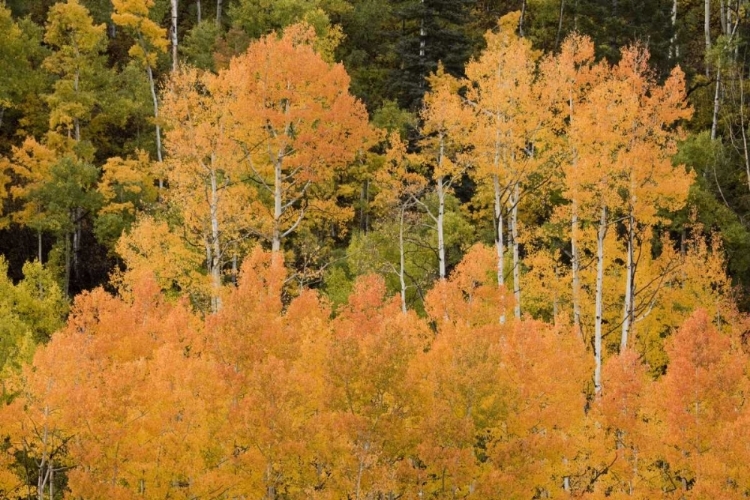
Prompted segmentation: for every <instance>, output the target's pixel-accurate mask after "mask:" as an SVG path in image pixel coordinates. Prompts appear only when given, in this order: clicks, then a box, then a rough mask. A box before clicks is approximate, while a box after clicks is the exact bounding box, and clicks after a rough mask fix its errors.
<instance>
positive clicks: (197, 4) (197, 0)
mask: <svg viewBox="0 0 750 500" xmlns="http://www.w3.org/2000/svg"><path fill="white" fill-rule="evenodd" d="M195 15H196V21H197V24H200V23H201V17H202V16H203V12H202V11H201V0H195Z"/></svg>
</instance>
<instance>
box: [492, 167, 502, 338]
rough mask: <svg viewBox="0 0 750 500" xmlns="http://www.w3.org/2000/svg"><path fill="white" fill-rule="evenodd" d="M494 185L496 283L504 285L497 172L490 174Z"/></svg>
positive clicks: (500, 285)
mask: <svg viewBox="0 0 750 500" xmlns="http://www.w3.org/2000/svg"><path fill="white" fill-rule="evenodd" d="M492 182H493V184H494V187H495V220H497V244H496V245H495V246H496V248H497V285H498V286H499V287H501V288H502V287H505V243H504V240H503V236H504V235H503V231H504V230H505V228H504V227H503V207H502V201H501V199H500V179H499V178H498V176H497V174H495V175H493V176H492ZM500 323H501V324H502V323H505V309H503V311H502V313H501V314H500Z"/></svg>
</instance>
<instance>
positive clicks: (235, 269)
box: [232, 248, 239, 286]
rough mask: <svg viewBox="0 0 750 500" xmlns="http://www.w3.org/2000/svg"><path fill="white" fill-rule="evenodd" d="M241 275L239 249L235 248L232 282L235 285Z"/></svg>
mask: <svg viewBox="0 0 750 500" xmlns="http://www.w3.org/2000/svg"><path fill="white" fill-rule="evenodd" d="M238 277H239V268H238V266H237V249H236V248H235V250H234V253H233V254H232V284H233V285H234V286H237V283H238V282H239V280H238Z"/></svg>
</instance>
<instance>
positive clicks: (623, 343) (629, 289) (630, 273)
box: [620, 213, 635, 352]
mask: <svg viewBox="0 0 750 500" xmlns="http://www.w3.org/2000/svg"><path fill="white" fill-rule="evenodd" d="M634 224H635V220H634V218H633V214H632V213H631V214H630V215H629V216H628V237H627V238H628V248H627V254H628V255H627V259H628V262H627V268H626V272H627V276H626V278H625V304H624V310H623V316H622V336H621V337H620V351H621V352H622V351H624V350H625V348H626V347H627V346H628V335H629V334H630V329H631V328H632V326H633V323H634V317H633V316H634V314H633V313H634V310H633V307H634V303H635V286H634V283H635V263H634V261H633V243H634V239H635V231H634V227H633V225H634Z"/></svg>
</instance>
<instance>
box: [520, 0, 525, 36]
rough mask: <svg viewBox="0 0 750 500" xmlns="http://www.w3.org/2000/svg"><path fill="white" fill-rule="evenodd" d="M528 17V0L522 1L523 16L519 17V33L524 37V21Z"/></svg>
mask: <svg viewBox="0 0 750 500" xmlns="http://www.w3.org/2000/svg"><path fill="white" fill-rule="evenodd" d="M525 17H526V0H523V1H522V2H521V17H520V18H519V19H518V34H519V35H520V36H521V37H523V36H524V34H523V22H524V18H525Z"/></svg>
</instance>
